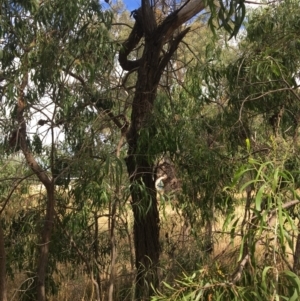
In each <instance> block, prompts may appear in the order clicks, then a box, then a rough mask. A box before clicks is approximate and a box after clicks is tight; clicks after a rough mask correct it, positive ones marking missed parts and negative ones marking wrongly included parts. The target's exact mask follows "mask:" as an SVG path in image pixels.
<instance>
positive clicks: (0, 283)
mask: <svg viewBox="0 0 300 301" xmlns="http://www.w3.org/2000/svg"><path fill="white" fill-rule="evenodd" d="M0 301H7V295H6V256H5V248H4V233H3V229H2V225H1V221H0Z"/></svg>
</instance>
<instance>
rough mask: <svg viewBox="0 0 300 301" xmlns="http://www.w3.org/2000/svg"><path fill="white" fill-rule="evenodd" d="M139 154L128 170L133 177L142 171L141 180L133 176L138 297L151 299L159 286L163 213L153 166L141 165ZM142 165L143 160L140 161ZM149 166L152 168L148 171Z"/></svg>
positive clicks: (130, 162) (132, 160) (128, 164)
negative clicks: (160, 224) (156, 190)
mask: <svg viewBox="0 0 300 301" xmlns="http://www.w3.org/2000/svg"><path fill="white" fill-rule="evenodd" d="M134 160H135V156H129V157H128V159H127V168H128V172H129V174H130V175H131V176H133V178H132V179H134V175H135V174H141V175H142V177H141V178H140V179H139V180H132V181H131V182H132V185H131V197H132V210H133V216H134V246H135V266H136V269H137V277H136V288H135V292H136V293H135V297H136V299H137V300H148V298H149V296H150V295H151V294H152V293H153V292H152V289H151V285H152V287H153V288H157V287H158V283H159V281H158V273H157V268H158V261H159V253H160V247H159V214H158V208H157V200H156V193H155V185H154V181H153V179H152V168H151V166H149V165H148V166H146V165H147V164H144V166H143V167H141V166H137V164H136V163H135V162H134ZM140 165H141V164H140ZM147 170H148V171H147Z"/></svg>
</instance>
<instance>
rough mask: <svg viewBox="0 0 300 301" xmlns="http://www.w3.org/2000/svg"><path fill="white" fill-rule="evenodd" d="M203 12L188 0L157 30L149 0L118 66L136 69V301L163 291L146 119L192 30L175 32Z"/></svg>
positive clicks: (131, 142)
mask: <svg viewBox="0 0 300 301" xmlns="http://www.w3.org/2000/svg"><path fill="white" fill-rule="evenodd" d="M203 8H204V4H203V2H202V1H199V0H191V1H187V2H186V3H185V4H184V5H183V6H182V7H181V8H180V9H178V10H176V11H174V12H173V13H171V14H170V15H169V16H168V17H167V18H166V19H165V20H164V21H163V22H162V24H160V25H159V26H157V24H156V21H155V18H154V13H153V10H152V8H151V7H150V4H149V0H142V7H141V8H140V9H138V10H136V11H134V12H133V13H134V18H135V20H136V23H135V25H134V27H133V29H132V31H131V33H130V35H129V37H128V39H127V40H126V41H125V42H124V43H123V45H122V48H121V50H120V53H119V62H120V65H121V66H122V68H123V69H124V70H127V71H133V70H137V82H136V90H135V95H134V99H133V103H132V112H131V123H130V126H129V129H128V131H127V134H126V139H127V143H128V147H129V148H128V153H127V158H126V165H127V170H128V175H129V178H130V182H131V197H132V210H133V214H134V246H135V253H136V254H135V255H136V260H135V265H136V269H137V277H136V299H138V300H148V299H149V297H150V295H151V294H152V291H151V287H153V288H154V290H155V289H156V288H158V284H159V280H158V270H157V268H158V263H159V254H160V246H159V212H158V208H157V199H156V189H155V182H154V176H153V173H154V162H149V161H148V160H147V156H146V154H147V150H148V145H149V144H151V137H149V140H150V141H148V142H143V143H144V144H143V145H139V144H140V131H141V130H143V129H145V128H146V127H147V120H149V118H150V117H151V115H152V112H153V104H154V101H155V98H156V94H157V88H158V84H159V81H160V78H161V76H162V73H163V71H164V69H165V67H166V65H167V64H168V63H169V61H170V59H171V57H172V55H173V54H174V52H175V51H176V49H177V47H178V45H179V43H180V42H181V41H182V39H183V38H184V36H185V35H186V34H187V32H188V31H189V28H187V29H185V30H184V31H182V32H181V33H179V34H178V35H176V36H174V37H173V34H174V32H175V30H176V29H177V28H178V27H179V26H180V25H182V24H183V23H184V22H186V21H187V20H189V19H190V18H191V17H193V16H194V15H196V14H197V13H199V12H200V11H201V10H202V9H203ZM143 36H144V38H145V47H144V52H143V54H142V57H141V58H139V59H137V60H134V61H130V60H128V59H127V56H128V55H129V54H130V53H131V51H132V50H133V49H134V48H135V47H136V46H137V45H138V43H139V42H140V40H141V39H142V37H143ZM166 43H168V44H169V47H168V51H167V52H166V53H164V54H163V52H162V49H163V46H164V44H166ZM143 190H144V191H143ZM141 209H142V210H141Z"/></svg>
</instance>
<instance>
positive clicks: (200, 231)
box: [8, 203, 292, 301]
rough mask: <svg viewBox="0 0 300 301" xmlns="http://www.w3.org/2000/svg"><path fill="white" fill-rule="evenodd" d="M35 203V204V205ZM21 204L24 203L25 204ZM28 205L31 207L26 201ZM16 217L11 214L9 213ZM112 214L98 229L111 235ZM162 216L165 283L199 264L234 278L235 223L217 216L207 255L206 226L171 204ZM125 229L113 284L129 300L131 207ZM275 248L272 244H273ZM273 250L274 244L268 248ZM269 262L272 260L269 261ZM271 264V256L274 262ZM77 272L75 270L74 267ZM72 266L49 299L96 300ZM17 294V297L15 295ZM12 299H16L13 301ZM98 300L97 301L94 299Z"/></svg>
mask: <svg viewBox="0 0 300 301" xmlns="http://www.w3.org/2000/svg"><path fill="white" fill-rule="evenodd" d="M31 204H32V203H31ZM22 206H23V205H22ZM24 206H25V207H26V206H27V204H26V203H24ZM9 214H12V213H9ZM107 214H108V211H106V210H105V211H103V216H102V217H100V218H99V220H98V225H99V230H100V232H102V233H107V235H108V217H107ZM235 216H236V217H239V218H240V220H239V222H238V224H237V226H236V232H237V233H238V232H239V229H240V226H241V221H242V219H243V216H244V208H243V206H238V207H236V210H235ZM160 217H161V246H162V256H161V269H160V277H161V280H162V281H166V282H171V283H172V281H173V280H174V279H175V278H178V277H180V275H182V272H183V271H184V272H186V273H190V272H192V271H193V270H195V269H197V268H199V266H201V265H207V266H209V265H211V266H216V265H218V269H219V270H220V269H221V270H222V271H224V273H225V274H227V275H228V274H230V273H231V272H232V271H233V269H234V268H235V266H236V264H237V260H238V257H239V247H240V245H241V236H240V235H235V236H231V235H230V228H231V226H232V224H233V221H232V222H231V223H230V224H229V226H228V229H224V231H223V224H224V217H222V216H216V217H215V220H214V221H213V223H212V228H213V232H212V234H213V241H214V249H213V251H212V252H211V253H206V252H203V241H205V239H206V237H207V231H206V229H205V228H204V227H199V228H197V229H192V228H191V227H190V226H189V225H188V224H187V223H186V222H185V219H184V217H183V216H182V214H181V212H180V211H177V210H175V209H174V208H172V206H171V205H170V204H165V205H164V204H163V203H161V205H160ZM125 224H126V227H127V230H128V234H129V236H126V235H124V231H122V234H121V233H119V232H118V235H117V242H118V245H117V248H118V261H117V280H116V284H115V291H116V299H115V300H116V301H118V300H122V301H125V300H130V296H131V288H132V283H133V282H132V281H133V278H134V267H133V262H132V261H131V260H130V255H131V256H132V254H131V253H130V248H129V240H130V243H131V245H133V241H132V224H133V220H132V214H131V210H130V206H129V205H128V208H123V209H122V212H119V219H118V223H117V225H118V228H119V229H123V228H124V227H125ZM267 238H268V237H267V235H265V234H264V235H263V236H262V240H261V241H260V242H259V243H257V244H256V248H257V255H258V261H261V262H264V261H265V260H266V245H265V241H264V240H266V239H267ZM273 244H274V242H273ZM269 247H270V246H269ZM287 253H288V254H289V256H288V258H287V260H288V262H290V263H292V257H291V255H290V254H292V250H291V249H289V248H288V247H287ZM268 260H269V258H268ZM270 260H271V261H272V258H270ZM72 268H74V267H72ZM70 269H71V267H69V266H65V265H61V266H60V271H61V275H56V276H55V278H56V280H58V281H60V282H61V286H60V290H59V293H58V294H57V295H56V296H52V297H51V298H49V300H50V301H58V300H66V301H67V300H72V301H85V300H94V299H95V292H94V286H93V284H92V281H91V279H90V278H89V277H88V276H87V275H86V274H85V271H84V267H77V273H76V279H74V278H73V277H71V276H70V271H69V270H70ZM101 278H102V284H103V285H102V288H101V289H102V292H103V296H104V298H103V300H105V298H106V297H105V296H106V295H105V293H106V291H107V287H108V269H107V273H104V274H102V275H101ZM25 280H26V277H25V276H24V274H15V279H14V281H11V280H10V281H8V293H9V298H8V300H18V299H17V297H16V291H17V290H19V289H20V284H21V283H23V282H24V281H25ZM14 296H15V297H14ZM13 297H14V298H13ZM92 298H94V299H92Z"/></svg>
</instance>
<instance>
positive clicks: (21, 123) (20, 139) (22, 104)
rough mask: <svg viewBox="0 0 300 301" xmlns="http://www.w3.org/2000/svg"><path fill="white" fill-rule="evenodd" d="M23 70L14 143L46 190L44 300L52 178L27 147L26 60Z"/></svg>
mask: <svg viewBox="0 0 300 301" xmlns="http://www.w3.org/2000/svg"><path fill="white" fill-rule="evenodd" d="M24 66H25V72H24V75H23V79H22V82H21V85H20V87H19V91H18V100H17V121H18V127H19V128H18V131H17V139H16V143H18V144H19V146H20V148H21V150H22V152H23V155H24V157H25V159H26V162H27V164H28V166H29V168H31V170H32V171H33V172H34V173H35V174H36V176H37V177H38V179H39V180H40V181H41V183H42V184H43V185H44V186H45V188H46V191H47V207H46V215H45V221H44V227H43V229H42V231H41V240H40V253H39V259H38V266H37V278H36V281H37V285H36V289H37V300H38V301H45V300H46V290H45V279H46V269H47V264H48V258H49V247H50V239H51V234H52V230H53V225H54V209H55V196H54V190H55V188H54V187H55V186H54V180H53V179H50V178H49V177H48V175H47V173H46V171H45V170H44V169H43V168H41V166H40V165H39V164H38V162H37V160H36V159H35V157H34V155H33V153H32V152H31V150H30V148H29V147H28V144H27V140H26V135H27V130H26V120H25V118H24V111H25V109H26V100H25V92H24V91H25V89H26V87H27V84H28V72H27V71H26V60H25V64H24ZM53 147H54V146H53V144H52V154H53V151H54V149H53ZM50 161H51V164H53V158H50Z"/></svg>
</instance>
